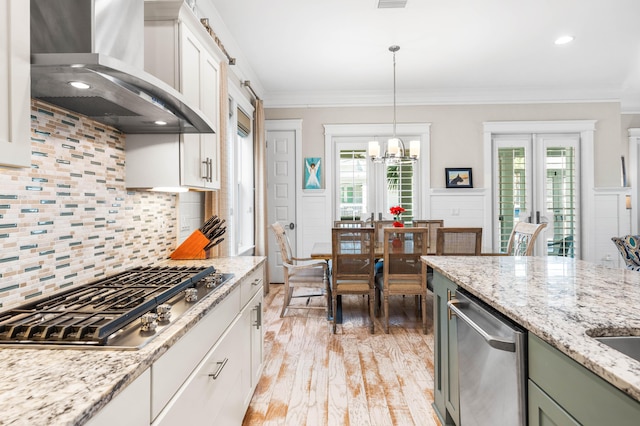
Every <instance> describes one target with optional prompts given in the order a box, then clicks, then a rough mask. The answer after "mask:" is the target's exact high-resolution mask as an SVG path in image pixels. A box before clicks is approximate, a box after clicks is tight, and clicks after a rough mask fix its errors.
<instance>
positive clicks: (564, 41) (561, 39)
mask: <svg viewBox="0 0 640 426" xmlns="http://www.w3.org/2000/svg"><path fill="white" fill-rule="evenodd" d="M572 41H573V36H570V35H565V36H562V37H558V38H557V39H556V42H555V43H556V44H567V43H571V42H572Z"/></svg>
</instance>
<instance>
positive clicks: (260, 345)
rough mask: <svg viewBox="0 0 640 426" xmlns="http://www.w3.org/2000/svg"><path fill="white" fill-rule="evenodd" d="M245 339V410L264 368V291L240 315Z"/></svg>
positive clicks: (243, 379)
mask: <svg viewBox="0 0 640 426" xmlns="http://www.w3.org/2000/svg"><path fill="white" fill-rule="evenodd" d="M240 321H241V322H242V329H243V330H244V336H243V339H244V341H245V342H246V343H245V345H244V350H243V353H242V357H243V364H244V365H246V366H247V368H245V369H243V374H242V383H243V386H244V388H245V392H244V408H245V410H246V407H248V406H249V403H250V402H251V397H252V396H253V391H254V390H255V388H256V386H257V385H258V381H259V380H260V375H261V374H262V366H263V350H264V327H263V326H262V291H259V292H257V293H256V294H255V295H254V296H253V298H252V299H251V300H250V301H249V303H247V305H246V306H245V307H244V309H243V310H242V314H241V315H240Z"/></svg>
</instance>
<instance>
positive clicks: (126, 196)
mask: <svg viewBox="0 0 640 426" xmlns="http://www.w3.org/2000/svg"><path fill="white" fill-rule="evenodd" d="M31 109H32V111H31V149H32V154H31V168H25V169H12V168H2V167H0V307H1V308H7V307H10V306H14V305H17V304H20V303H23V302H24V301H25V300H27V299H30V298H33V297H38V296H41V295H43V294H47V293H50V292H53V291H56V290H59V289H60V288H63V287H66V286H69V285H76V284H85V283H88V282H91V281H95V280H97V279H100V278H102V277H104V276H109V275H113V274H115V273H117V272H120V271H122V270H124V269H128V268H131V267H135V266H140V265H148V264H152V263H155V262H156V261H157V260H159V259H166V258H167V257H168V256H169V254H170V253H171V252H172V251H173V249H174V248H175V243H176V238H177V229H176V228H177V227H176V225H175V224H176V217H177V197H176V196H175V194H166V193H152V192H133V191H127V189H126V188H125V151H124V147H125V135H123V134H121V133H120V132H118V131H117V130H116V129H113V128H111V127H108V126H105V125H102V124H100V123H97V122H95V121H92V120H89V119H87V118H86V117H83V116H79V115H74V114H73V113H70V112H68V111H65V110H63V109H59V108H57V107H54V106H52V105H49V104H46V103H42V102H40V101H37V100H32V103H31ZM0 155H2V154H1V153H0Z"/></svg>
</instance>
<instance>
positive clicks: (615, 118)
mask: <svg viewBox="0 0 640 426" xmlns="http://www.w3.org/2000/svg"><path fill="white" fill-rule="evenodd" d="M265 114H266V118H267V119H302V120H303V123H304V126H303V129H302V157H321V158H325V146H324V132H323V125H325V124H357V123H389V122H390V121H391V118H392V109H391V108H390V107H359V108H358V107H353V108H341V107H340V108H285V109H267V110H266V111H265ZM397 116H398V122H399V123H403V122H427V123H430V124H431V131H430V140H431V142H430V143H431V152H430V157H431V162H430V165H429V166H430V167H431V171H430V180H431V188H425V189H424V192H425V193H424V195H425V196H426V197H427V198H428V199H429V201H428V206H429V212H428V214H427V216H426V218H437V219H444V220H445V223H446V224H447V225H448V226H449V225H450V226H480V227H481V226H483V223H484V220H485V216H484V215H485V213H484V209H483V206H484V205H485V204H484V203H485V201H486V197H488V196H490V191H489V190H488V189H486V188H485V187H484V182H483V132H482V129H483V122H485V121H512V120H513V121H516V120H521V121H540V120H596V132H595V139H594V140H595V144H594V145H595V148H594V149H595V159H596V161H595V164H594V169H595V188H586V189H585V190H587V191H589V192H590V193H591V194H592V195H593V196H594V197H595V204H596V206H597V211H596V212H595V221H596V225H597V226H596V227H595V229H593V230H585V232H590V233H592V234H591V241H592V242H593V244H594V245H595V249H594V250H593V254H592V255H591V256H590V257H592V258H590V259H588V260H591V261H594V262H597V263H601V264H605V265H609V266H616V267H617V266H621V264H620V261H619V255H618V253H617V249H616V248H615V246H614V244H613V243H612V242H611V237H612V236H614V235H624V234H626V233H629V232H630V220H629V219H628V218H629V211H628V210H626V208H625V207H624V196H625V194H627V193H628V188H621V187H620V156H621V155H624V156H625V157H628V141H627V132H626V128H624V126H635V125H636V123H637V122H638V121H640V116H638V115H625V116H621V114H620V107H619V104H618V103H615V102H608V103H606V102H597V103H579V104H578V103H574V104H571V103H566V104H512V105H440V106H435V105H428V106H404V107H399V108H398V113H397ZM622 134H624V138H623V137H622ZM325 164H326V160H325ZM445 167H472V168H473V174H474V186H475V188H474V189H469V190H456V192H452V191H447V190H445V189H444V187H445V182H444V168H445ZM323 178H324V177H323ZM322 185H323V187H326V185H327V183H326V182H322ZM329 201H330V200H327V199H326V195H325V194H322V193H321V194H314V195H313V196H310V195H305V194H302V197H301V202H302V206H300V208H301V211H302V212H303V216H304V217H305V225H304V226H301V228H300V229H302V230H303V232H302V240H301V243H302V245H301V247H302V249H303V252H304V253H302V254H304V255H307V254H309V252H310V250H311V247H312V246H313V243H314V242H316V241H330V240H331V235H330V232H329V228H330V223H331V218H330V217H325V216H326V213H320V212H321V211H322V212H324V211H326V210H325V209H319V208H318V206H320V205H322V203H328V202H329ZM319 214H320V215H321V216H322V217H316V216H317V215H319ZM314 215H315V216H314ZM485 232H491V230H488V229H485ZM483 250H484V251H491V248H490V247H486V246H485V247H483Z"/></svg>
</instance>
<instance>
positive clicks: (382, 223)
mask: <svg viewBox="0 0 640 426" xmlns="http://www.w3.org/2000/svg"><path fill="white" fill-rule="evenodd" d="M394 222H395V220H387V219H383V220H376V221H374V222H373V227H374V229H375V230H376V235H375V241H376V243H382V241H384V228H392V227H393V223H394Z"/></svg>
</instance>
